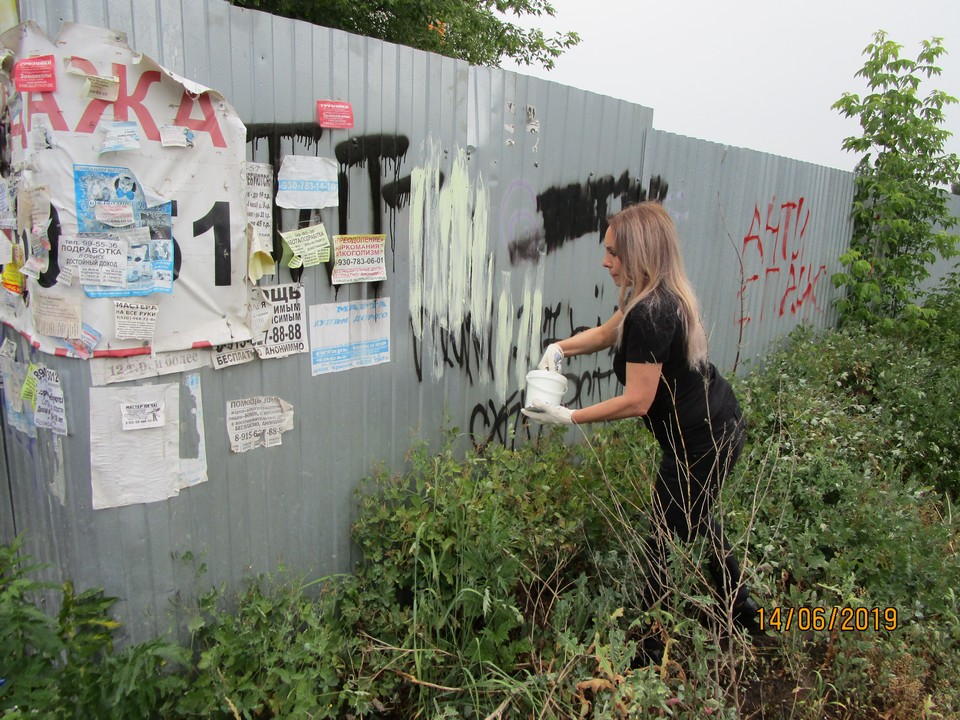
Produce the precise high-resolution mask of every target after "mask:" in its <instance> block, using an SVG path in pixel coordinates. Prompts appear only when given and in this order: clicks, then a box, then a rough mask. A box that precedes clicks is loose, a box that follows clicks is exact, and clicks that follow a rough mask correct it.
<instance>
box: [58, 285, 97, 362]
mask: <svg viewBox="0 0 960 720" xmlns="http://www.w3.org/2000/svg"><path fill="white" fill-rule="evenodd" d="M60 274H61V276H62V275H63V271H62V270H61V271H60ZM100 337H101V335H100V331H99V330H97V329H96V328H94V327H91V326H89V325H87V324H86V323H83V326H82V327H81V328H80V337H78V338H73V339H71V338H56V340H57V344H58V345H59V346H60V347H62V348H66V350H67V354H68V355H69V356H76V357H78V358H81V359H83V360H89V359H90V358H92V357H93V350H94V348H96V347H97V344H98V343H99V342H100Z"/></svg>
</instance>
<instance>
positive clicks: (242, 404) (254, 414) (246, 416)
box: [227, 396, 293, 453]
mask: <svg viewBox="0 0 960 720" xmlns="http://www.w3.org/2000/svg"><path fill="white" fill-rule="evenodd" d="M288 430H293V405H291V404H290V403H288V402H286V401H285V400H282V399H280V398H278V397H263V396H258V397H251V398H245V399H243V400H228V401H227V434H228V435H229V437H230V449H231V450H232V451H233V452H235V453H241V452H246V451H247V450H252V449H253V448H256V447H273V446H276V445H279V444H280V436H281V435H282V434H283V433H285V432H287V431H288Z"/></svg>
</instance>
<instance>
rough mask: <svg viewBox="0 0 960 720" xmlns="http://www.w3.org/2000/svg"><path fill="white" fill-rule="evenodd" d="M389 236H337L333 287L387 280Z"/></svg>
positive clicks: (334, 253) (334, 244)
mask: <svg viewBox="0 0 960 720" xmlns="http://www.w3.org/2000/svg"><path fill="white" fill-rule="evenodd" d="M386 238H387V236H386V235H334V237H333V248H334V249H333V259H334V264H333V277H332V278H331V282H332V283H333V284H334V285H341V284H346V283H357V282H377V281H379V280H386V279H387V263H386V259H385V249H386Z"/></svg>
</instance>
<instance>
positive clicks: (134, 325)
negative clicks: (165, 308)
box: [114, 300, 160, 340]
mask: <svg viewBox="0 0 960 720" xmlns="http://www.w3.org/2000/svg"><path fill="white" fill-rule="evenodd" d="M114 307H115V310H116V314H115V330H114V334H115V335H116V336H117V337H118V338H120V339H121V340H132V339H135V340H153V329H154V327H156V324H157V311H158V310H159V309H160V306H159V305H147V304H144V303H131V302H126V301H124V300H114Z"/></svg>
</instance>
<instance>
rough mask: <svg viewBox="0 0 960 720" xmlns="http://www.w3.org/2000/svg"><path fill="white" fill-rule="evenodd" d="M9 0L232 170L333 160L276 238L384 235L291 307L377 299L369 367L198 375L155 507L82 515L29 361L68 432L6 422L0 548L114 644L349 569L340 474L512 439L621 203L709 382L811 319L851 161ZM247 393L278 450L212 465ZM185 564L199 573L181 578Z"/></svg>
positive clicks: (234, 19) (843, 218)
mask: <svg viewBox="0 0 960 720" xmlns="http://www.w3.org/2000/svg"><path fill="white" fill-rule="evenodd" d="M21 6H22V18H23V19H25V20H35V21H36V22H37V23H38V24H39V25H40V26H41V27H42V28H43V29H44V30H45V31H46V32H47V34H48V35H50V36H51V37H55V36H56V34H57V33H58V31H59V28H60V24H61V22H63V21H68V22H79V23H84V24H90V25H97V26H101V27H108V28H111V29H113V30H117V31H123V32H126V33H127V35H128V42H129V44H130V46H131V47H132V48H134V49H135V50H137V51H139V52H142V53H144V54H145V55H147V56H149V57H151V58H153V59H154V60H156V61H158V62H159V63H160V64H161V65H164V66H165V67H167V68H168V69H170V70H173V71H174V72H176V73H179V74H180V75H183V76H184V77H187V78H190V79H192V80H195V81H197V82H200V83H203V84H205V85H207V86H209V87H211V88H214V89H216V90H218V91H220V92H222V93H223V94H224V95H225V96H226V97H227V98H228V99H229V100H230V102H231V103H232V104H233V105H234V107H235V108H236V109H237V111H238V112H239V114H240V116H241V118H242V119H243V121H244V123H245V124H246V125H247V127H248V139H249V144H248V159H250V160H256V161H261V162H273V163H274V164H275V165H276V164H277V163H279V161H280V159H281V158H282V157H283V156H284V155H290V154H297V155H319V156H321V157H329V158H337V160H338V162H339V164H340V170H341V180H340V182H341V186H342V190H346V191H347V192H346V195H345V196H344V195H343V194H342V195H341V197H342V198H343V197H346V199H347V201H346V202H345V203H344V202H341V206H340V208H339V209H337V208H333V209H331V210H322V211H312V212H307V213H303V211H300V212H297V211H290V210H283V211H279V215H278V218H279V225H278V227H277V228H276V229H277V230H287V229H293V228H296V227H299V226H302V225H304V224H306V223H307V222H308V221H309V222H316V221H317V220H318V219H319V220H322V221H323V222H324V224H325V225H326V226H327V227H328V228H330V229H331V234H333V233H347V232H362V233H369V232H386V233H387V234H388V237H389V245H388V250H387V256H388V257H387V270H388V272H387V279H386V280H385V281H383V282H381V283H379V284H377V285H376V286H374V285H371V284H366V285H364V284H358V285H345V286H339V289H338V288H337V287H335V286H333V285H332V284H331V282H330V277H329V274H327V273H325V272H324V269H322V268H308V269H307V270H306V271H305V272H304V274H303V282H304V285H305V288H306V292H307V301H308V304H309V305H315V304H321V303H331V302H335V301H337V302H344V301H353V300H360V299H370V298H373V297H378V298H389V299H390V338H391V339H390V347H391V362H390V363H389V364H382V365H377V366H374V367H369V368H362V369H354V370H350V371H347V372H340V373H332V374H326V375H320V376H316V377H313V376H311V373H310V367H309V362H308V361H307V360H306V357H307V356H304V355H300V356H293V357H288V358H283V359H278V360H268V361H257V362H254V363H250V364H246V365H239V366H236V367H232V368H228V369H225V370H221V371H214V370H212V369H209V368H207V369H203V370H202V371H200V372H199V376H200V386H201V387H202V411H203V416H204V429H205V438H206V446H205V449H206V458H207V476H208V480H207V482H204V483H201V484H199V485H197V486H195V487H192V488H189V489H187V490H185V491H183V492H181V493H180V495H179V496H178V497H175V498H172V499H170V500H167V501H163V502H154V503H148V504H139V505H130V506H125V507H118V508H109V509H103V510H93V509H92V508H91V479H90V439H89V436H88V433H87V432H86V427H87V419H88V417H89V412H90V407H89V400H88V391H89V388H90V386H91V379H90V376H89V373H88V372H87V370H86V367H85V364H84V363H83V362H82V361H79V360H69V359H64V358H55V357H50V356H43V357H42V358H40V359H41V360H42V361H43V362H44V363H45V364H46V365H48V366H49V367H52V368H54V369H56V370H58V371H59V373H60V376H61V378H62V381H63V385H64V394H65V397H66V403H67V413H68V420H69V425H70V428H71V432H70V434H69V436H67V437H65V438H60V437H59V436H55V435H52V434H51V433H50V432H49V431H47V430H38V431H36V432H35V433H33V436H31V433H28V432H24V431H23V430H22V429H17V428H13V427H11V426H10V425H9V424H7V425H5V427H4V434H3V439H4V444H5V452H6V458H7V462H6V463H5V464H4V465H3V469H2V470H0V472H4V473H7V475H4V476H2V481H3V487H2V493H0V521H2V523H3V533H2V540H4V541H9V540H10V539H11V538H12V536H13V534H14V533H23V534H24V536H25V538H26V551H27V552H28V553H30V554H31V555H33V556H34V557H36V558H38V559H40V560H42V561H46V562H49V563H51V564H52V568H51V570H50V571H49V573H48V574H49V577H50V579H52V580H60V579H63V578H71V579H72V580H73V581H74V582H75V583H76V584H77V586H78V587H82V588H85V587H91V586H100V587H104V588H105V589H106V590H107V592H108V593H110V594H112V595H116V596H118V597H120V598H121V604H120V606H119V608H118V613H119V615H120V617H121V618H122V619H123V620H124V622H125V623H126V633H127V636H126V639H127V640H133V641H136V640H141V639H144V638H146V637H149V636H152V635H155V634H158V633H164V632H167V631H168V630H169V629H170V628H172V627H176V626H177V622H178V621H177V620H176V618H175V609H174V601H175V599H176V598H177V596H178V594H179V593H183V594H185V595H188V596H189V595H190V594H192V593H193V592H195V590H196V583H197V582H199V583H200V585H201V586H204V587H206V586H208V585H209V584H212V583H220V582H226V583H227V584H228V585H230V586H234V587H236V586H238V585H240V584H241V583H242V581H243V580H244V578H247V577H251V576H255V575H257V574H259V573H266V572H271V571H275V570H276V569H277V568H278V566H280V565H281V564H283V565H285V566H286V567H288V568H292V569H294V570H296V571H300V572H304V573H307V574H310V575H322V574H327V573H333V572H342V571H349V570H350V569H351V567H352V562H353V560H354V557H353V554H352V550H351V545H350V542H349V535H348V531H349V524H350V520H351V517H352V513H353V508H354V491H355V489H356V488H357V485H358V482H359V481H360V479H361V478H363V477H364V476H365V475H367V474H368V473H369V472H370V470H371V468H372V467H373V466H374V465H375V464H377V463H385V464H386V465H387V466H388V467H393V468H401V467H402V464H403V458H404V453H405V451H406V450H407V449H408V448H409V446H410V444H411V442H412V440H413V439H414V438H416V437H423V438H425V439H427V440H428V441H429V442H430V443H431V444H432V445H433V446H436V445H437V444H438V442H439V439H440V437H441V436H442V434H443V433H444V431H445V430H447V429H450V428H453V427H457V428H460V430H461V432H462V433H464V437H469V438H470V439H472V440H473V441H474V442H487V441H494V442H506V443H511V442H515V441H516V438H519V439H520V440H522V439H523V438H524V437H526V433H527V429H526V427H525V426H524V425H523V423H522V422H521V421H522V417H521V415H520V413H519V409H520V406H521V399H522V394H521V388H522V385H523V378H524V375H525V373H526V371H527V369H529V367H530V365H531V364H533V363H535V362H536V360H537V359H539V355H540V349H541V348H542V347H543V345H544V344H545V343H546V342H548V341H549V340H550V339H552V338H559V337H565V336H567V335H569V334H571V333H573V332H575V331H576V330H577V329H579V328H584V327H589V326H592V325H595V324H596V323H597V322H598V321H600V320H602V319H606V317H608V316H609V314H610V313H611V312H612V310H613V309H614V305H615V302H616V294H615V288H614V287H613V286H612V285H611V283H610V281H609V278H608V276H607V274H606V272H605V271H604V270H603V269H602V268H601V267H600V262H601V259H602V257H601V237H602V230H603V226H604V222H605V220H604V218H605V217H606V216H607V215H608V214H610V213H612V212H614V211H616V210H618V209H619V208H620V207H621V206H622V204H623V203H625V202H626V201H628V200H631V199H638V198H642V197H659V198H661V199H662V200H663V202H664V204H665V205H666V207H667V208H668V209H669V211H670V212H671V214H672V215H673V217H674V218H675V219H676V221H677V223H678V226H679V229H680V233H681V237H682V240H683V243H684V247H685V257H686V261H687V263H688V269H689V271H690V274H691V276H692V278H693V280H694V282H695V283H696V285H697V286H698V289H699V292H700V294H701V299H702V305H703V312H704V315H705V319H706V321H707V324H708V327H709V330H710V334H711V338H712V354H713V357H714V360H715V362H716V363H717V364H718V365H719V366H720V367H721V368H724V369H726V370H727V371H730V370H732V369H733V367H734V365H735V364H741V365H742V363H744V362H745V361H747V360H752V359H754V358H758V357H760V356H762V355H763V353H764V352H765V350H766V349H767V348H768V347H769V346H770V344H771V343H772V342H775V341H776V340H777V339H778V338H782V337H783V336H784V335H785V334H786V333H788V332H789V331H790V330H791V329H792V328H794V327H795V326H796V325H798V324H799V323H802V322H807V323H812V324H814V325H818V326H826V325H829V324H831V323H832V322H833V321H834V316H833V314H832V312H831V310H830V306H831V300H832V299H833V296H834V290H833V288H832V286H831V283H830V281H829V278H830V275H831V273H833V272H834V271H836V270H837V257H838V255H839V254H840V252H841V251H842V249H843V248H844V247H845V246H846V245H847V243H848V240H849V236H850V231H851V227H850V223H849V221H848V213H849V207H850V201H851V197H852V176H851V174H849V173H845V172H841V171H837V170H831V169H826V168H823V167H818V166H814V165H810V164H806V163H801V162H796V161H793V160H787V159H784V158H780V157H775V156H770V155H764V154H761V153H757V152H753V151H750V150H743V149H738V148H732V147H728V146H723V145H717V144H713V143H709V142H705V141H702V140H694V139H690V138H685V137H679V136H676V135H671V134H669V133H666V132H660V131H654V130H653V129H652V120H653V111H652V110H651V109H649V108H644V107H639V106H636V105H632V104H629V103H626V102H622V101H618V100H614V99H612V98H608V97H602V96H599V95H595V94H591V93H588V92H583V91H580V90H576V89H572V88H568V87H564V86H561V85H558V84H555V83H550V82H544V81H540V80H536V79H532V78H528V77H526V76H522V75H518V74H513V73H509V72H504V71H500V70H496V69H488V68H477V67H470V66H469V65H467V64H465V63H462V62H457V61H454V60H451V59H447V58H442V57H439V56H436V55H430V54H426V53H422V52H418V51H414V50H411V49H409V48H404V47H398V46H394V45H390V44H385V43H381V42H376V41H373V40H368V39H364V38H361V37H356V36H352V35H348V34H346V33H342V32H337V31H332V30H329V29H325V28H319V27H313V26H310V25H307V24H305V23H301V22H295V21H291V20H287V19H283V18H277V17H272V16H270V15H266V14H263V13H259V12H254V11H246V10H239V9H237V8H234V7H232V6H230V5H229V4H227V3H226V2H224V1H223V0H203V1H199V0H85V1H84V2H82V3H80V2H74V1H72V0H24V1H23V2H22V3H21ZM318 99H338V100H345V101H348V102H349V103H351V104H352V106H353V109H354V113H355V116H356V126H355V128H354V129H352V130H349V131H345V130H338V131H330V130H323V131H321V130H320V129H319V128H318V127H317V126H316V125H315V123H314V113H315V103H316V101H317V100H318ZM436 173H439V174H440V175H442V176H443V178H444V186H443V189H439V188H438V187H437V186H435V185H434V184H432V183H431V182H430V178H431V177H435V176H436ZM441 216H442V217H444V218H449V220H448V222H446V223H440V222H438V219H437V218H438V217H441ZM273 277H274V280H273V282H276V281H282V282H289V280H290V278H289V271H288V270H286V269H283V270H282V271H281V272H280V274H279V275H278V276H273ZM267 280H268V281H269V278H268V279H267ZM262 282H263V281H262ZM6 335H7V336H8V337H14V336H15V333H13V331H12V330H11V329H10V328H6ZM21 347H22V348H24V351H25V352H28V353H29V352H30V351H29V349H28V348H26V347H25V346H24V345H21ZM610 365H611V363H610V360H609V358H607V357H599V358H589V359H578V360H577V361H575V362H573V363H571V367H570V369H569V377H570V379H571V381H572V383H571V384H572V386H573V389H572V390H571V393H570V395H569V396H568V398H573V402H574V403H590V402H594V401H596V400H597V399H600V398H603V397H607V396H609V395H610V394H611V393H614V392H616V381H615V379H614V378H613V377H612V372H611V369H610ZM174 377H181V382H183V383H185V382H187V380H186V376H174ZM162 380H163V382H170V379H169V377H168V378H163V379H162ZM140 382H141V383H146V382H153V381H140ZM156 382H160V381H159V380H158V381H156ZM257 395H267V396H271V395H275V396H279V397H281V398H283V399H285V400H287V401H288V402H290V403H292V404H293V406H294V409H295V429H294V431H293V432H290V433H287V434H285V435H284V439H283V445H282V446H280V447H273V448H261V449H257V450H253V451H250V452H246V453H243V454H234V453H231V452H230V448H229V445H228V443H227V437H226V429H225V404H226V402H227V401H228V400H232V399H237V398H245V397H250V396H257ZM188 552H190V553H193V555H194V556H195V557H202V558H203V560H204V562H205V563H206V567H207V574H206V575H205V576H204V577H202V578H200V580H199V581H198V580H197V579H196V577H195V574H194V570H193V567H192V565H191V564H190V563H188V562H185V561H184V560H183V556H184V555H185V554H186V553H188Z"/></svg>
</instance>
